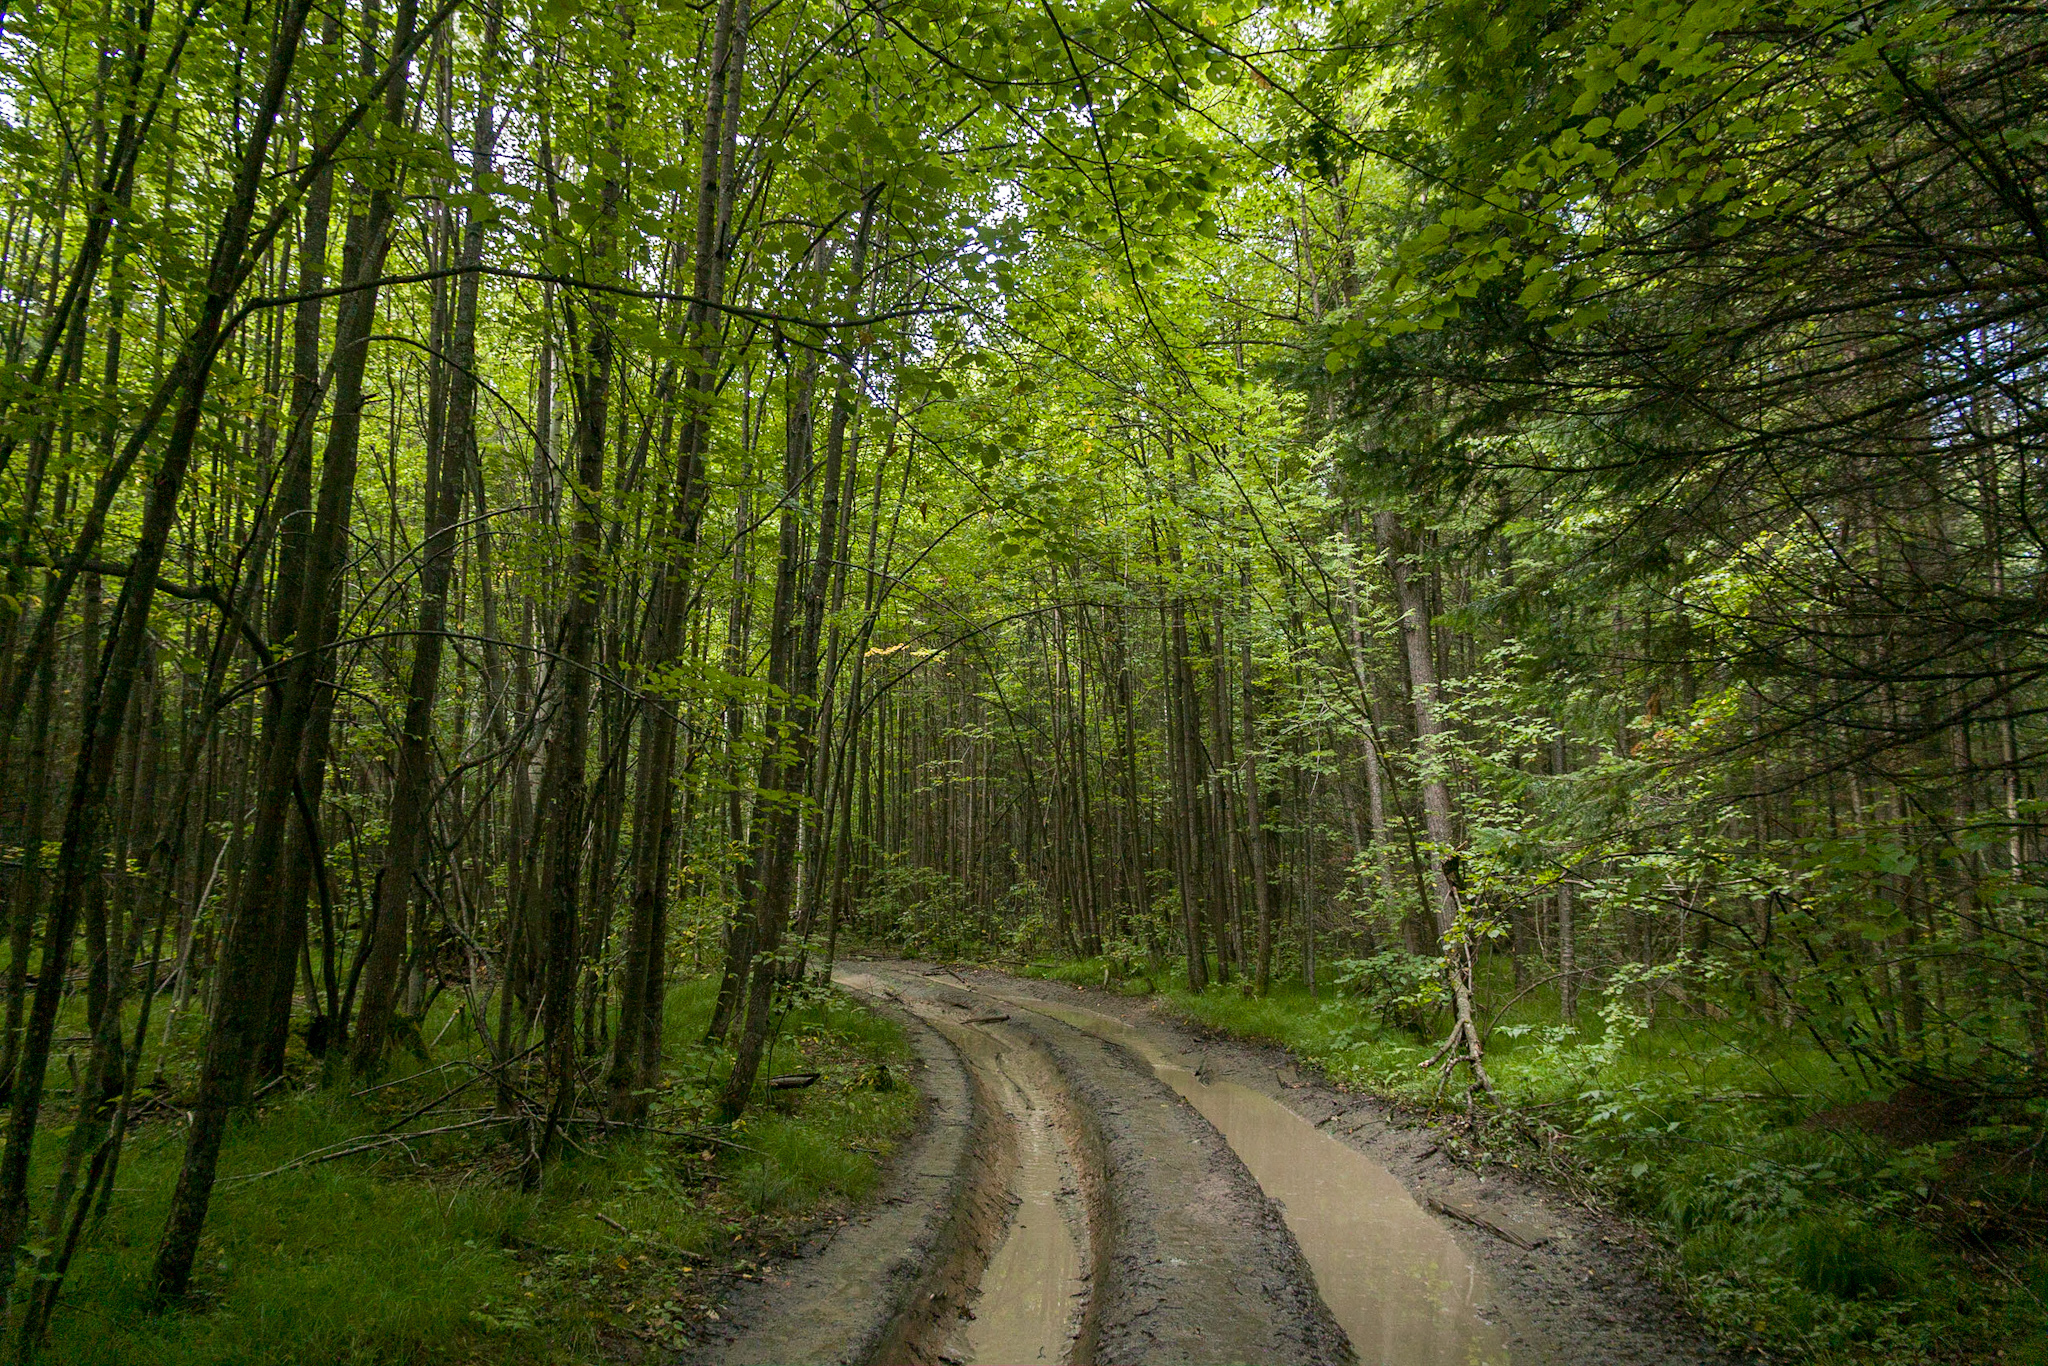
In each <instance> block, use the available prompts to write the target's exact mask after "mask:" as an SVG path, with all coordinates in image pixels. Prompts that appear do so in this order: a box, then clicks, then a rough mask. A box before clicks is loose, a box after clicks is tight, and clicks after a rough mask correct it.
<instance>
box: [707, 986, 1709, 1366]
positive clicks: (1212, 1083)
mask: <svg viewBox="0 0 2048 1366" xmlns="http://www.w3.org/2000/svg"><path fill="white" fill-rule="evenodd" d="M836 977H837V980H838V981H839V982H840V983H841V984H842V985H843V986H845V987H847V988H848V989H849V990H852V991H855V992H858V993H860V994H862V995H863V996H865V997H866V998H868V999H869V1000H871V1001H873V1002H874V1003H875V1004H876V1005H877V1007H878V1008H879V1009H883V1010H886V1011H889V1012H891V1013H894V1014H896V1015H898V1016H899V1017H900V1018H902V1019H903V1020H905V1022H906V1023H907V1024H908V1025H909V1026H910V1028H911V1031H912V1034H913V1037H914V1038H915V1039H916V1040H917V1044H918V1050H919V1054H920V1057H921V1060H922V1064H923V1066H922V1074H921V1076H920V1077H919V1079H918V1082H919V1085H920V1087H921V1089H922V1090H923V1091H924V1093H925V1095H926V1097H927V1100H928V1104H929V1115H928V1119H927V1123H926V1125H925V1126H924V1128H923V1129H922V1130H921V1131H920V1134H919V1136H918V1139H917V1140H916V1141H915V1142H913V1143H912V1144H911V1145H910V1146H909V1147H908V1148H907V1149H906V1151H905V1152H904V1153H902V1154H901V1155H899V1157H898V1159H897V1161H896V1162H895V1163H894V1166H893V1169H892V1173H891V1178H890V1185H889V1191H888V1194H887V1196H886V1197H885V1198H884V1199H883V1200H882V1201H881V1202H879V1203H878V1204H877V1205H876V1206H875V1207H874V1209H873V1210H872V1211H871V1212H870V1213H868V1214H866V1215H864V1216H862V1217H861V1218H858V1219H855V1220H853V1221H852V1222H850V1223H849V1224H847V1225H845V1226H843V1227H835V1228H834V1229H833V1230H832V1231H831V1232H830V1233H829V1234H826V1235H821V1236H820V1237H819V1238H817V1239H814V1240H813V1242H812V1243H811V1245H810V1246H808V1247H807V1248H806V1249H805V1255H803V1256H801V1257H799V1258H797V1259H795V1260H792V1261H791V1262H789V1263H787V1264H785V1265H784V1266H782V1267H781V1268H779V1269H778V1270H777V1271H775V1272H773V1273H771V1274H769V1275H767V1276H766V1277H764V1279H763V1280H762V1282H760V1283H759V1284H758V1285H752V1286H748V1287H747V1288H746V1290H745V1292H744V1293H743V1294H742V1295H740V1296H739V1297H737V1298H736V1299H735V1300H734V1301H733V1302H731V1303H730V1304H729V1305H728V1306H727V1307H726V1313H725V1315H724V1324H725V1335H724V1336H723V1337H722V1338H720V1339H719V1340H717V1341H713V1342H708V1343H705V1344H703V1346H702V1349H701V1350H700V1351H699V1352H698V1353H695V1354H693V1359H695V1360H698V1361H703V1362H718V1363H733V1364H734V1366H739V1364H740V1363H765V1362H784V1363H795V1362H842V1363H848V1366H853V1364H854V1363H869V1362H879V1363H897V1362H934V1363H938V1362H958V1363H1003V1364H1008V1363H1018V1362H1074V1363H1089V1362H1099V1363H1105V1364H1111V1363H1114V1364H1116V1366H1128V1364H1134V1363H1141V1362H1142V1363H1154V1362H1156V1363H1188V1364H1189V1366H1194V1364H1195V1363H1229V1362H1257V1363H1275V1366H1284V1364H1287V1363H1309V1362H1319V1363H1320V1362H1346V1361H1362V1362H1365V1363H1368V1366H1376V1364H1378V1363H1388V1366H1393V1364H1395V1363H1398V1366H1453V1364H1454V1363H1455V1366H1497V1364H1501V1363H1512V1364H1513V1366H1521V1364H1522V1363H1537V1362H1549V1363H1556V1364H1557V1366H1565V1364H1566V1363H1577V1362H1591V1363H1599V1364H1600V1366H1678V1364H1679V1363H1688V1364H1697V1366H1709V1364H1710V1363H1711V1364H1714V1366H1718V1363H1719V1362H1720V1361H1721V1360H1722V1359H1721V1358H1720V1357H1718V1356H1717V1355H1716V1354H1714V1353H1712V1352H1711V1351H1709V1350H1708V1349H1706V1348H1705V1346H1704V1345H1703V1344H1701V1343H1699V1342H1698V1341H1696V1340H1694V1339H1693V1338H1692V1337H1691V1335H1689V1334H1688V1332H1687V1325H1686V1324H1685V1322H1684V1320H1683V1318H1682V1316H1680V1315H1679V1314H1678V1313H1677V1312H1676V1310H1675V1308H1674V1306H1672V1305H1671V1304H1670V1303H1669V1302H1668V1301H1667V1300H1666V1299H1665V1298H1664V1297H1663V1296H1662V1295H1661V1294H1660V1293H1659V1292H1658V1291H1657V1290H1656V1289H1655V1288H1654V1287H1653V1286H1651V1285H1649V1284H1648V1283H1647V1282H1646V1281H1644V1280H1643V1278H1642V1275H1641V1267H1642V1265H1643V1258H1642V1256H1641V1252H1642V1249H1640V1248H1639V1247H1637V1246H1635V1245H1634V1244H1633V1243H1632V1241H1631V1240H1630V1238H1629V1236H1628V1234H1627V1233H1626V1231H1625V1230H1623V1229H1621V1228H1620V1227H1618V1226H1613V1225H1610V1224H1607V1223H1605V1222H1603V1221H1601V1220H1600V1219H1599V1218H1598V1217H1597V1216H1595V1215H1592V1214H1589V1213H1588V1212H1586V1211H1583V1210H1579V1209H1576V1208H1574V1207H1571V1206H1569V1205H1567V1204H1566V1203H1564V1202H1563V1201H1561V1200H1558V1199H1557V1198H1555V1197H1554V1196H1550V1195H1548V1194H1546V1193H1545V1192H1543V1191H1541V1190H1538V1189H1535V1188H1533V1187H1526V1186H1521V1185H1517V1184H1512V1183H1503V1182H1501V1181H1499V1180H1498V1179H1495V1180H1491V1181H1481V1180H1479V1179H1478V1178H1476V1177H1473V1176H1472V1175H1471V1174H1470V1173H1468V1172H1464V1171H1461V1170H1460V1169H1458V1168H1456V1167H1455V1166H1453V1165H1452V1164H1450V1163H1449V1162H1447V1161H1445V1160H1443V1158H1442V1157H1441V1155H1440V1154H1439V1153H1437V1152H1436V1151H1435V1144H1434V1143H1433V1142H1431V1141H1430V1140H1429V1138H1428V1134H1427V1131H1426V1130H1413V1129H1403V1128H1401V1127H1399V1126H1398V1125H1397V1124H1396V1123H1395V1122H1394V1120H1393V1117H1392V1116H1391V1115H1390V1114H1389V1113H1388V1112H1387V1111H1386V1110H1385V1109H1384V1108H1383V1107H1381V1106H1378V1105H1376V1104H1373V1103H1371V1102H1368V1101H1363V1100H1362V1099H1361V1098H1360V1097H1357V1096H1352V1095H1346V1094H1342V1093H1339V1092H1336V1091H1334V1090H1332V1089H1331V1088H1328V1087H1324V1086H1321V1085H1319V1084H1316V1083H1314V1082H1312V1081H1310V1080H1308V1079H1306V1078H1304V1077H1302V1076H1301V1075H1300V1074H1299V1073H1297V1072H1296V1071H1295V1069H1294V1068H1293V1067H1292V1065H1291V1064H1290V1062H1289V1061H1288V1059H1287V1057H1286V1055H1285V1054H1283V1053H1280V1052H1278V1051H1277V1050H1265V1049H1259V1048H1255V1047H1248V1046H1245V1045H1240V1044H1235V1043H1227V1042H1217V1041H1215V1040H1206V1039H1201V1038H1198V1037H1195V1036H1194V1035H1192V1034H1190V1033H1188V1032H1187V1031H1185V1030H1183V1029H1181V1028H1179V1027H1177V1026H1176V1025H1174V1024H1172V1023H1171V1022H1169V1021H1166V1020H1164V1019H1161V1018H1159V1017H1157V1016H1156V1015H1154V1014H1153V1013H1152V1012H1151V1011H1150V1010H1149V1009H1148V1008H1147V1007H1146V1006H1145V1005H1144V1004H1143V1003H1138V1002H1132V1001H1130V1000H1128V999H1125V998H1120V997H1115V996H1111V995H1109V994H1107V993H1100V992H1088V991H1081V990H1077V989H1074V988H1070V987H1065V986H1060V985H1058V984H1054V983H1046V982H1036V981H1028V980H1024V979H1019V978H1012V977H1007V976H1004V975H1001V974H996V973H988V972H975V971H964V972H963V971H954V970H950V969H935V968H932V967H930V966H929V965H924V964H916V963H901V962H886V963H858V964H848V965H845V966H844V967H843V968H842V969H841V970H840V972H839V973H838V974H836Z"/></svg>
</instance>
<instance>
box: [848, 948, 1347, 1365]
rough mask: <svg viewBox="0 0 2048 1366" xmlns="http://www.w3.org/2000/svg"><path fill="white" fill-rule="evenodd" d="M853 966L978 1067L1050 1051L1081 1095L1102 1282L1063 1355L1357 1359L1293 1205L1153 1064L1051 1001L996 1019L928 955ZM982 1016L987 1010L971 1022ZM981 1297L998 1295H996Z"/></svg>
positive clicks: (1082, 1144) (861, 982) (1080, 1128)
mask: <svg viewBox="0 0 2048 1366" xmlns="http://www.w3.org/2000/svg"><path fill="white" fill-rule="evenodd" d="M842 980H845V981H846V982H847V984H848V985H854V986H866V985H869V984H873V985H875V986H879V987H883V988H885V989H886V990H888V991H889V992H891V993H892V994H893V995H894V996H895V997H896V999H897V1000H898V1001H900V1002H901V1003H902V1004H903V1005H904V1006H905V1007H906V1008H907V1009H910V1010H912V1011H913V1012H915V1013H918V1014H919V1015H921V1016H923V1017H924V1018H925V1019H927V1020H930V1021H931V1022H932V1023H933V1024H934V1026H935V1027H941V1028H944V1029H945V1031H946V1033H947V1035H948V1037H949V1038H952V1039H954V1040H955V1041H956V1046H958V1047H959V1048H960V1049H961V1051H962V1053H963V1055H964V1056H965V1057H966V1059H967V1061H968V1065H969V1067H970V1069H974V1068H976V1067H977V1065H978V1059H979V1060H981V1061H980V1062H979V1065H980V1066H982V1067H984V1068H989V1067H991V1065H993V1064H996V1063H997V1062H998V1060H1000V1059H1002V1058H1004V1057H1006V1056H1007V1057H1010V1058H1014V1059H1019V1060H1020V1062H1019V1065H1020V1066H1029V1065H1030V1064H1029V1063H1026V1062H1023V1061H1021V1060H1023V1059H1027V1058H1029V1057H1032V1056H1034V1055H1035V1056H1037V1057H1040V1058H1042V1059H1043V1060H1044V1062H1045V1064H1047V1065H1049V1066H1050V1068H1052V1069H1055V1070H1056V1073H1057V1078H1058V1082H1059V1084H1060V1089H1061V1090H1063V1091H1064V1093H1065V1095H1066V1096H1067V1097H1070V1098H1071V1099H1070V1103H1066V1104H1060V1103H1059V1101H1058V1100H1057V1099H1056V1098H1054V1100H1053V1105H1054V1107H1055V1108H1056V1109H1057V1110H1058V1111H1060V1112H1062V1113H1063V1120H1062V1121H1061V1123H1060V1129H1061V1132H1062V1133H1063V1135H1064V1136H1065V1142H1064V1146H1065V1149H1066V1152H1067V1153H1068V1154H1069V1160H1070V1161H1071V1162H1073V1166H1074V1177H1075V1180H1076V1184H1077V1185H1078V1187H1079V1188H1080V1190H1081V1192H1082V1194H1083V1196H1084V1201H1083V1203H1084V1205H1085V1207H1086V1210H1087V1214H1088V1218H1087V1219H1086V1221H1085V1234H1086V1237H1087V1242H1088V1246H1089V1250H1090V1254H1091V1255H1090V1258H1089V1260H1090V1261H1091V1262H1092V1267H1091V1272H1092V1276H1091V1279H1092V1284H1093V1287H1094V1293H1093V1294H1092V1295H1091V1296H1089V1297H1088V1303H1087V1308H1086V1309H1085V1310H1084V1311H1083V1312H1082V1314H1081V1315H1080V1316H1079V1318H1078V1321H1077V1323H1076V1327H1075V1331H1074V1333H1073V1337H1072V1338H1071V1340H1070V1342H1069V1343H1068V1350H1067V1351H1066V1352H1065V1353H1063V1354H1062V1357H1063V1358H1064V1359H1066V1360H1069V1361H1077V1362H1085V1361H1090V1360H1094V1361H1108V1362H1116V1363H1119V1366H1138V1364H1139V1363H1161V1364H1162V1366H1164V1364H1165V1363H1176V1364H1179V1363H1185V1364H1186V1366H1198V1364H1207V1363H1219V1364H1220V1363H1229V1362H1261V1363H1275V1366H1291V1363H1296V1362H1300V1363H1309V1362H1315V1363H1325V1362H1346V1361H1352V1360H1354V1359H1355V1358H1354V1357H1353V1355H1352V1352H1351V1349H1350V1344H1349V1342H1348V1340H1347V1339H1346V1337H1345V1335H1344V1333H1343V1330H1342V1329H1340V1328H1339V1327H1338V1326H1337V1323H1336V1321H1335V1320H1334V1319H1333V1318H1332V1317H1331V1315H1330V1312H1329V1310H1328V1308H1327V1307H1326V1306H1325V1305H1324V1304H1323V1302H1322V1300H1321V1298H1320V1297H1319V1296H1318V1295H1317V1293H1316V1289H1315V1279H1314V1275H1313V1273H1312V1272H1311V1271H1310V1269H1309V1267H1308V1264H1307V1263H1306V1261H1305V1260H1304V1259H1303V1257H1302V1255H1301V1251H1300V1249H1299V1247H1298V1246H1297V1245H1296V1244H1295V1241H1294V1238H1293V1235H1292V1234H1291V1233H1290V1232H1289V1231H1288V1229H1287V1226H1286V1224H1285V1222H1284V1220H1283V1219H1282V1217H1281V1215H1280V1213H1279V1211H1277V1210H1276V1209H1275V1208H1274V1206H1273V1204H1272V1202H1271V1201H1270V1200H1268V1199H1267V1198H1266V1197H1265V1195H1264V1193H1263V1192H1262V1191H1261V1190H1260V1189H1259V1186H1258V1183H1257V1182H1256V1181H1254V1180H1253V1179H1252V1177H1251V1175H1250V1174H1249V1173H1248V1172H1247V1171H1246V1170H1245V1168H1244V1165H1243V1164H1242V1163H1241V1162H1239V1161H1238V1159H1237V1157H1236V1155H1235V1154H1234V1153H1233V1152H1232V1151H1231V1149H1230V1147H1229V1145H1228V1144H1227V1143H1226V1142H1224V1140H1223V1139H1222V1137H1221V1136H1220V1135H1218V1134H1217V1132H1216V1131H1215V1130H1214V1129H1213V1128H1212V1127H1211V1126H1210V1125H1209V1124H1208V1123H1207V1122H1205V1121H1204V1120H1203V1119H1202V1118H1201V1117H1200V1116H1199V1115H1198V1114H1196V1113H1195V1112H1194V1111H1193V1110H1192V1109H1190V1108H1189V1107H1188V1106H1187V1105H1185V1104H1184V1103H1183V1102H1182V1101H1181V1100H1180V1098H1179V1097H1177V1096H1175V1095H1174V1093H1173V1092H1172V1091H1171V1090H1170V1089H1168V1088H1167V1087H1166V1086H1165V1085H1164V1084H1162V1083H1161V1082H1160V1081H1159V1080H1158V1079H1157V1078H1156V1077H1155V1076H1153V1074H1152V1072H1151V1071H1150V1069H1149V1068H1147V1067H1145V1066H1144V1065H1143V1064H1142V1063H1140V1062H1138V1061H1137V1060H1135V1059H1133V1058H1132V1057H1130V1056H1129V1055H1128V1054H1127V1053H1125V1052H1124V1051H1123V1050H1122V1049H1119V1048H1117V1047H1115V1046H1114V1045H1112V1044H1108V1043H1106V1042H1104V1041H1103V1040H1100V1039H1097V1038H1094V1037H1091V1036H1090V1035H1088V1034H1085V1033H1083V1032H1081V1031H1079V1030H1076V1029H1073V1028H1072V1027H1070V1026H1068V1025H1066V1024H1063V1023H1061V1022H1059V1021H1057V1020H1054V1019H1051V1018H1049V1017H1047V1016H1044V1015H1039V1014H1033V1013H1025V1012H1023V1011H1018V1012H1016V1013H1015V1014H1012V1015H1010V1016H1009V1017H1008V1018H1007V1019H1002V1020H995V1019H992V1018H990V1016H991V1015H992V1014H999V1013H1002V1012H1001V1008H1000V1007H999V1006H998V1007H997V1008H996V1009H995V1010H994V1011H991V1005H992V1003H993V998H992V997H990V996H987V995H984V994H981V993H979V992H974V991H971V990H969V989H968V988H966V987H965V986H964V985H954V984H951V983H946V982H942V981H939V980H937V979H933V978H929V977H926V976H925V975H924V974H922V973H920V972H918V971H917V970H915V969H913V968H907V967H899V966H894V965H863V967H862V969H861V970H860V971H858V972H850V973H848V974H847V975H846V977H845V978H843V979H842ZM945 1011H951V1012H953V1014H952V1017H951V1018H947V1016H946V1015H945V1014H944V1012H945ZM975 1018H979V1019H980V1020H981V1021H983V1022H982V1023H977V1024H969V1023H968V1020H969V1019H975ZM975 1034H980V1035H982V1036H983V1037H984V1039H985V1040H986V1042H985V1044H984V1043H977V1042H974V1041H973V1040H972V1036H973V1035H975ZM992 1070H994V1071H996V1072H998V1073H999V1074H1000V1073H1001V1069H1000V1067H999V1066H994V1067H993V1069H992ZM1006 1075H1009V1076H1010V1080H1011V1081H1012V1082H1013V1083H1015V1082H1016V1081H1017V1080H1019V1079H1018V1078H1017V1077H1016V1076H1015V1074H1014V1073H1010V1074H1006ZM988 1089H990V1090H997V1091H999V1090H1000V1088H999V1087H996V1086H990V1087H989V1088H988ZM1050 1089H1051V1088H1049V1087H1048V1086H1047V1085H1046V1084H1045V1083H1043V1082H1039V1081H1034V1082H1033V1083H1032V1084H1031V1086H1030V1088H1029V1089H1027V1088H1026V1087H1019V1088H1018V1090H1019V1092H1020V1093H1023V1094H1032V1093H1033V1092H1035V1093H1036V1096H1046V1095H1047V1092H1048V1091H1049V1090H1050ZM1036 1103H1037V1104H1039V1105H1040V1106H1043V1104H1044V1102H1043V1101H1042V1100H1041V1101H1037V1102H1036ZM1012 1122H1013V1123H1014V1122H1015V1121H1014V1117H1013V1120H1012ZM979 1309H980V1311H981V1312H982V1313H984V1314H994V1313H996V1312H998V1309H999V1307H998V1306H992V1305H989V1304H987V1303H986V1301H984V1303H983V1304H982V1305H981V1306H979ZM973 1337H974V1335H973V1334H972V1332H971V1331H970V1332H969V1333H967V1334H964V1335H963V1336H962V1337H961V1338H956V1339H955V1346H956V1347H957V1346H959V1345H961V1344H962V1343H963V1342H964V1343H966V1344H967V1345H970V1346H971V1345H972V1344H973ZM949 1356H950V1353H949ZM957 1359H959V1360H963V1361H964V1360H966V1359H967V1358H965V1357H961V1358H957ZM1003 1359H1005V1360H1016V1359H1017V1358H1016V1357H1014V1356H1011V1357H1005V1358H1003ZM1039 1359H1043V1360H1053V1359H1055V1358H1054V1357H1052V1356H1050V1355H1048V1356H1045V1357H1042V1358H1039Z"/></svg>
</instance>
